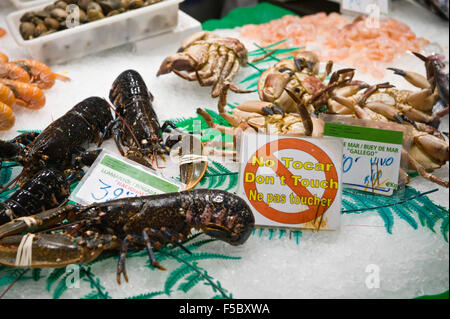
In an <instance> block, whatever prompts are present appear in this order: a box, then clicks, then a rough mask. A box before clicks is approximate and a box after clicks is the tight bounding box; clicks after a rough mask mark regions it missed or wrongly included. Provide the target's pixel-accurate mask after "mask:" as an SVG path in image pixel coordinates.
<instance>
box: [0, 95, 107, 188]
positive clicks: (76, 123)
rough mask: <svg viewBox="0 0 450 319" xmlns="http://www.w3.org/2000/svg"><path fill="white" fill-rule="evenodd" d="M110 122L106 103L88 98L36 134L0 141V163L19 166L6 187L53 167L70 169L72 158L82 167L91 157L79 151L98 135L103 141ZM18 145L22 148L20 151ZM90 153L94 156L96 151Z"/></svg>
mask: <svg viewBox="0 0 450 319" xmlns="http://www.w3.org/2000/svg"><path fill="white" fill-rule="evenodd" d="M112 120H113V118H112V114H111V111H110V106H109V104H108V102H106V101H105V100H104V99H102V98H99V97H90V98H87V99H85V100H83V101H82V102H80V103H78V104H77V105H75V106H74V107H73V108H72V109H70V110H69V111H68V112H67V113H66V114H64V115H63V116H62V117H60V118H58V119H57V120H55V121H54V122H52V123H51V124H50V125H49V126H48V127H47V128H46V129H45V130H44V131H43V132H42V133H40V134H38V133H34V132H31V133H29V132H27V133H23V134H21V135H19V136H17V137H16V138H14V139H13V140H11V141H9V142H5V141H0V159H8V160H13V161H16V162H18V163H19V164H20V165H22V166H23V170H22V172H21V173H20V174H19V176H18V177H17V179H16V180H13V181H11V183H10V184H12V183H13V182H15V181H17V180H19V179H20V180H23V179H27V178H30V177H31V176H33V175H34V174H36V173H37V172H38V171H40V170H41V169H43V168H47V167H54V168H56V169H59V170H61V171H64V170H66V169H68V168H71V167H73V158H74V156H75V155H78V156H77V157H76V158H77V162H78V164H84V163H85V159H86V158H88V157H90V156H91V155H92V153H91V152H85V151H84V149H83V147H84V146H85V145H86V144H88V143H92V142H96V141H98V140H99V139H100V137H102V134H103V137H104V135H105V134H104V132H105V130H106V128H107V126H108V124H109V123H110V122H111V121H112ZM22 145H23V146H25V147H23V148H22ZM93 153H94V155H95V154H97V155H98V151H97V150H95V151H93ZM88 161H89V160H88ZM8 186H9V185H8ZM8 186H7V187H8ZM7 187H5V188H7Z"/></svg>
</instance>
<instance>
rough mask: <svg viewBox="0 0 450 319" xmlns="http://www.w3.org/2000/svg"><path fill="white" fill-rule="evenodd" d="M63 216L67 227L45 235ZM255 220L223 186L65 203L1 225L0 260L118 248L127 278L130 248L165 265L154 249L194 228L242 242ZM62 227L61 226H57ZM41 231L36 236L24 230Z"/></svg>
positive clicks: (33, 260)
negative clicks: (156, 255) (144, 250)
mask: <svg viewBox="0 0 450 319" xmlns="http://www.w3.org/2000/svg"><path fill="white" fill-rule="evenodd" d="M65 219H67V220H68V221H69V224H66V228H69V230H68V231H66V232H64V233H59V234H45V233H43V232H42V231H45V229H49V228H50V227H52V226H55V225H57V224H59V223H61V222H62V221H63V220H65ZM254 223H255V219H254V216H253V213H252V211H251V209H250V207H249V206H248V205H247V203H246V202H245V201H244V200H243V199H242V198H240V197H238V196H236V195H234V194H231V193H228V192H226V191H222V190H209V189H197V190H191V191H183V192H178V193H169V194H162V195H151V196H144V197H136V198H126V199H118V200H113V201H109V202H105V203H95V204H92V205H88V206H76V205H67V206H64V207H60V208H54V209H51V210H48V211H45V212H42V213H40V214H37V215H33V216H29V217H25V218H17V219H14V220H13V221H11V222H9V223H7V224H5V225H2V226H0V264H3V265H6V266H12V267H31V268H34V267H64V266H67V265H70V264H76V263H87V262H91V261H93V260H95V259H96V258H97V257H99V256H100V254H101V253H102V252H103V251H106V250H119V252H120V257H119V261H118V264H117V282H118V283H119V284H120V280H121V276H122V275H123V276H124V278H125V281H127V282H128V276H127V272H126V267H125V259H126V254H127V250H128V248H129V247H133V248H136V249H147V251H148V255H149V258H150V262H151V264H152V265H153V266H154V267H157V268H159V269H161V270H164V268H163V267H162V266H161V265H160V264H159V263H158V261H157V260H156V258H155V257H154V250H158V249H161V248H162V247H163V246H164V245H166V244H168V243H171V244H173V245H179V246H181V247H182V248H184V249H185V250H187V248H186V247H184V246H183V245H182V244H180V241H182V240H184V239H185V238H187V236H188V235H189V234H190V233H191V231H192V229H198V230H202V231H203V232H204V233H205V234H207V235H209V236H211V237H213V238H217V239H219V240H222V241H225V242H227V243H229V244H231V245H241V244H243V243H244V242H245V241H246V240H247V239H248V237H249V236H250V234H251V232H252V229H253V226H254ZM61 227H64V225H61ZM34 230H40V231H41V232H39V233H36V234H30V233H28V234H26V235H24V236H22V235H20V234H21V233H22V232H29V231H34Z"/></svg>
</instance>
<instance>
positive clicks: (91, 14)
mask: <svg viewBox="0 0 450 319" xmlns="http://www.w3.org/2000/svg"><path fill="white" fill-rule="evenodd" d="M104 17H105V16H104V15H103V13H102V12H101V11H97V10H88V13H87V20H88V21H89V22H92V21H96V20H100V19H103V18H104Z"/></svg>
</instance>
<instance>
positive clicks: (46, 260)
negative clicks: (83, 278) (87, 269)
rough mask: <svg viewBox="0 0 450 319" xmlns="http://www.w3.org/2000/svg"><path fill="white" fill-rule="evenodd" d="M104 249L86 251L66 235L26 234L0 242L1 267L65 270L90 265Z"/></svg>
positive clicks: (86, 249)
mask: <svg viewBox="0 0 450 319" xmlns="http://www.w3.org/2000/svg"><path fill="white" fill-rule="evenodd" d="M102 250H103V249H101V248H97V249H88V248H87V247H82V246H80V245H78V244H76V243H75V241H74V238H73V237H71V236H67V235H50V234H37V235H35V234H27V235H25V236H20V235H16V236H10V237H6V238H3V239H1V240H0V264H2V265H5V266H10V267H31V268H41V267H64V266H67V265H70V264H77V263H83V262H89V261H92V260H94V259H95V258H97V257H98V256H99V255H100V253H101V252H102Z"/></svg>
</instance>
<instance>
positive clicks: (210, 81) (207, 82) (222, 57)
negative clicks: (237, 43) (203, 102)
mask: <svg viewBox="0 0 450 319" xmlns="http://www.w3.org/2000/svg"><path fill="white" fill-rule="evenodd" d="M226 53H227V49H226V48H224V47H219V59H218V61H217V64H216V68H215V69H214V72H213V74H212V75H211V76H210V77H207V78H202V80H201V82H200V81H199V82H200V85H201V86H211V85H215V84H216V83H217V81H218V79H219V76H220V74H221V73H222V70H223V68H224V66H225V63H226V61H227V55H226ZM215 97H217V96H215Z"/></svg>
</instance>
